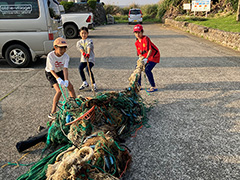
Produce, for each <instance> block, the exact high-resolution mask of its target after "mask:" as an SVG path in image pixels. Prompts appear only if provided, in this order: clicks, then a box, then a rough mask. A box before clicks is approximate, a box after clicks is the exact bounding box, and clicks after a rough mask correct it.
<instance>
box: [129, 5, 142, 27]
mask: <svg viewBox="0 0 240 180" xmlns="http://www.w3.org/2000/svg"><path fill="white" fill-rule="evenodd" d="M142 21H143V19H142V11H141V10H140V9H130V10H129V13H128V24H130V23H132V22H136V23H140V24H142Z"/></svg>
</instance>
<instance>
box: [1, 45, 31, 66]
mask: <svg viewBox="0 0 240 180" xmlns="http://www.w3.org/2000/svg"><path fill="white" fill-rule="evenodd" d="M5 58H6V60H7V62H8V64H9V65H10V66H12V67H19V68H21V67H26V66H27V65H28V64H29V63H30V61H31V60H32V57H31V54H30V52H29V50H28V49H27V48H25V47H24V46H22V45H20V44H14V45H11V46H9V47H8V48H7V50H6V52H5Z"/></svg>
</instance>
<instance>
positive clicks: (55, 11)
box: [48, 0, 61, 19]
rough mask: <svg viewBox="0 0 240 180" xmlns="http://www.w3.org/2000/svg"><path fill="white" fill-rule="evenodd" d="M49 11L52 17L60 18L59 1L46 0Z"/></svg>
mask: <svg viewBox="0 0 240 180" xmlns="http://www.w3.org/2000/svg"><path fill="white" fill-rule="evenodd" d="M48 7H49V13H50V16H51V18H53V19H61V14H60V10H59V3H58V1H57V0H48Z"/></svg>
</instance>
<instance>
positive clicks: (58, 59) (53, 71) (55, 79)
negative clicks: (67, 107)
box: [45, 37, 76, 119]
mask: <svg viewBox="0 0 240 180" xmlns="http://www.w3.org/2000/svg"><path fill="white" fill-rule="evenodd" d="M53 46H54V51H51V52H50V53H49V54H48V55H47V62H46V68H45V74H46V77H47V79H48V81H49V82H50V84H51V86H52V87H54V89H55V91H56V94H55V96H54V98H53V104H52V110H51V113H50V114H49V115H48V117H49V118H51V119H54V113H55V112H56V107H57V103H58V101H59V99H60V97H61V94H62V92H61V90H60V88H59V84H60V85H63V86H65V87H67V88H68V90H69V94H70V97H73V98H76V94H75V91H74V88H73V85H72V84H71V82H70V81H69V80H68V63H69V56H68V55H67V54H66V53H65V52H66V50H67V43H66V40H65V39H64V38H61V37H59V38H57V39H56V40H55V41H54V43H53Z"/></svg>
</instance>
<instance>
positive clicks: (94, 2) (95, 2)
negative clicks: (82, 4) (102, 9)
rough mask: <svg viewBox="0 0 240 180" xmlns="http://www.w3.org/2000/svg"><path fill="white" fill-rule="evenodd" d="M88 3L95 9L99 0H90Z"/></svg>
mask: <svg viewBox="0 0 240 180" xmlns="http://www.w3.org/2000/svg"><path fill="white" fill-rule="evenodd" d="M87 3H88V5H89V7H90V8H92V9H95V8H96V5H97V0H88V1H87Z"/></svg>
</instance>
